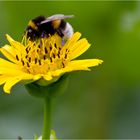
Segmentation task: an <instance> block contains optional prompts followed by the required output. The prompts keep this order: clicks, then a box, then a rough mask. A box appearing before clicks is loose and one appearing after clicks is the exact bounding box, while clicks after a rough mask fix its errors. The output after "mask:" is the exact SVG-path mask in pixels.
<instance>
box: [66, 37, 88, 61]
mask: <svg viewBox="0 0 140 140" xmlns="http://www.w3.org/2000/svg"><path fill="white" fill-rule="evenodd" d="M89 47H90V44H89V43H88V41H87V40H86V39H84V38H83V39H81V40H79V41H78V42H77V43H75V44H74V45H73V46H71V48H70V52H69V59H70V60H72V59H74V58H76V57H78V56H80V55H81V54H83V53H84V52H85V51H86V50H87V49H88V48H89Z"/></svg>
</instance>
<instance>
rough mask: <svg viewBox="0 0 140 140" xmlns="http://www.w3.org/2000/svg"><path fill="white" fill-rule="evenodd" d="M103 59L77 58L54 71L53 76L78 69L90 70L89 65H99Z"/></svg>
mask: <svg viewBox="0 0 140 140" xmlns="http://www.w3.org/2000/svg"><path fill="white" fill-rule="evenodd" d="M102 62H103V61H102V60H99V59H86V60H75V61H71V62H69V64H68V65H67V66H66V67H65V68H63V69H59V70H56V71H54V72H53V73H52V75H53V76H60V75H62V74H64V73H66V72H71V71H78V70H90V69H89V67H93V66H97V65H99V64H101V63H102Z"/></svg>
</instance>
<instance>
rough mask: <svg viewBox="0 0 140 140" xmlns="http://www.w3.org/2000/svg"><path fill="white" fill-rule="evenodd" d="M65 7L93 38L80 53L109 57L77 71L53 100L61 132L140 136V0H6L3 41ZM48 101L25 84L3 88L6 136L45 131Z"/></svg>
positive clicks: (0, 123) (1, 126)
mask: <svg viewBox="0 0 140 140" xmlns="http://www.w3.org/2000/svg"><path fill="white" fill-rule="evenodd" d="M57 13H63V14H73V15H75V18H73V19H69V20H68V21H69V22H70V23H71V24H72V25H73V27H74V30H75V31H80V32H81V33H82V34H83V37H86V38H87V39H88V40H89V42H90V43H91V44H92V46H91V48H90V49H89V50H88V51H87V52H86V53H85V54H83V55H82V56H80V58H100V59H102V60H104V63H103V64H102V65H100V66H98V67H95V68H92V71H91V72H74V73H72V74H71V75H70V82H69V86H68V89H67V91H66V93H65V94H64V95H62V96H60V97H58V98H55V99H54V102H53V129H54V130H55V131H56V134H57V136H58V138H64V139H72V138H75V139H82V138H83V139H84V138H85V139H87V138H91V139H92V138H101V139H103V138H107V139H108V138H132V139H134V138H140V131H139V130H140V62H139V60H140V2H136V1H135V2H131V1H129V2H127V1H124V2H121V1H118V2H117V1H110V2H109V1H108V2H107V1H99V2H98V1H77V2H74V1H67V2H66V1H52V2H51V1H42V2H37V1H36V2H35V1H31V2H27V1H26V2H18V1H17V2H0V45H1V46H3V45H4V44H6V43H7V41H6V39H5V34H6V33H8V34H10V35H11V36H12V37H13V38H14V39H17V40H20V39H21V36H22V34H23V31H24V30H25V28H26V26H27V23H28V21H29V20H30V19H32V18H34V17H36V16H38V15H45V16H50V15H52V14H57ZM42 123H43V102H42V100H41V99H40V100H39V99H36V98H34V97H31V96H30V95H29V94H28V93H27V91H26V90H25V88H24V86H23V85H19V84H18V85H16V86H15V87H14V88H13V89H12V93H11V94H10V95H7V94H5V93H4V92H3V91H2V87H1V88H0V138H1V139H4V138H17V137H18V136H22V137H23V138H33V135H34V134H38V135H40V134H41V130H42Z"/></svg>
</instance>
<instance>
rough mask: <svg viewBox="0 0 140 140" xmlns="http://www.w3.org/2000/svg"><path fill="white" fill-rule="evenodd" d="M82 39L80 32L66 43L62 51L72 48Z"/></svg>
mask: <svg viewBox="0 0 140 140" xmlns="http://www.w3.org/2000/svg"><path fill="white" fill-rule="evenodd" d="M80 37H81V33H79V32H76V33H74V34H73V35H72V37H71V38H70V39H69V40H68V41H67V42H66V43H65V45H64V46H63V48H62V51H63V50H66V49H68V48H71V46H73V45H74V44H75V43H76V42H77V41H78V39H79V38H80Z"/></svg>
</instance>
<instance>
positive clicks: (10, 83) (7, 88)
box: [3, 77, 21, 93]
mask: <svg viewBox="0 0 140 140" xmlns="http://www.w3.org/2000/svg"><path fill="white" fill-rule="evenodd" d="M19 81H21V79H20V78H17V77H11V78H9V79H7V80H6V82H5V84H4V87H3V90H4V91H5V92H6V93H10V90H11V88H12V86H14V85H15V84H16V83H18V82H19Z"/></svg>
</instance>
